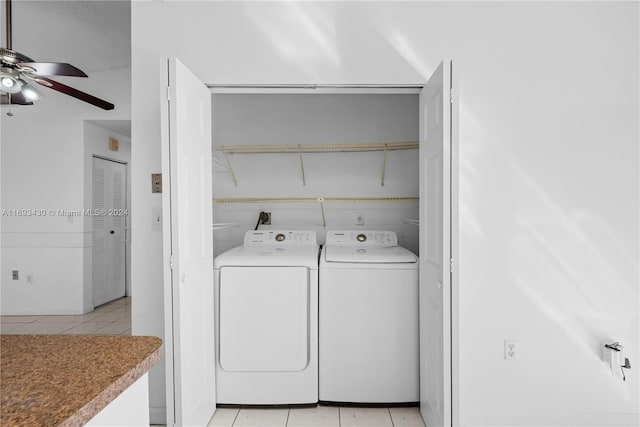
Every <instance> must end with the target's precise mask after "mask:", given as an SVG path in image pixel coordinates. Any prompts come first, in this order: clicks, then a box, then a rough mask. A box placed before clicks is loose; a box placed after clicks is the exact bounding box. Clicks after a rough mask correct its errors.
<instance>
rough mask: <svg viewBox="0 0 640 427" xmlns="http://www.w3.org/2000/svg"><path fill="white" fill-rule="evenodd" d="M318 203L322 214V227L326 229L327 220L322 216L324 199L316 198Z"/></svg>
mask: <svg viewBox="0 0 640 427" xmlns="http://www.w3.org/2000/svg"><path fill="white" fill-rule="evenodd" d="M318 203H320V212H322V227H323V228H327V219H326V217H325V216H324V197H318Z"/></svg>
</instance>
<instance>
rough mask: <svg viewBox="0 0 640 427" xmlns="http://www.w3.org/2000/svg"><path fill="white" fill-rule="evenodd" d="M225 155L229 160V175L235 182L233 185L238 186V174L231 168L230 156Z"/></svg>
mask: <svg viewBox="0 0 640 427" xmlns="http://www.w3.org/2000/svg"><path fill="white" fill-rule="evenodd" d="M223 153H224V158H225V159H226V160H227V166H228V167H229V173H230V174H231V179H232V180H233V185H234V186H236V187H237V186H238V181H237V180H236V174H235V173H234V172H233V167H232V166H231V160H230V159H229V155H228V154H227V153H225V152H224V151H223Z"/></svg>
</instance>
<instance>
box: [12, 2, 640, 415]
mask: <svg viewBox="0 0 640 427" xmlns="http://www.w3.org/2000/svg"><path fill="white" fill-rule="evenodd" d="M132 27H133V30H132V42H133V47H132V55H133V67H132V68H133V70H132V73H133V80H134V81H135V82H136V84H135V85H134V87H133V138H134V139H135V140H136V144H135V145H134V147H132V148H133V153H132V155H133V162H135V165H136V170H134V172H133V173H134V177H133V179H134V182H133V193H134V212H133V214H134V218H133V226H134V228H136V230H137V231H136V236H135V239H136V240H134V248H133V256H134V259H133V264H134V265H133V268H134V271H133V281H134V283H135V287H134V295H139V296H140V297H139V298H134V300H133V301H134V302H133V303H134V325H133V327H134V332H136V333H151V334H154V335H160V336H161V333H162V319H163V313H162V308H161V307H162V295H161V293H162V274H161V271H162V269H161V263H162V256H161V253H162V252H161V248H160V245H161V236H160V234H159V233H157V232H153V231H151V214H152V210H153V209H154V208H157V207H158V206H160V197H159V196H158V195H152V194H151V193H150V189H149V179H150V178H149V174H150V173H152V172H157V171H159V170H160V145H159V136H160V131H159V129H160V126H159V108H158V101H159V88H160V87H161V84H160V81H159V80H158V77H157V74H156V72H155V70H158V69H159V65H158V64H159V60H158V57H159V56H177V57H179V58H180V59H181V60H182V61H183V62H184V63H185V64H186V65H187V66H188V67H190V68H191V69H192V71H194V72H195V73H196V75H198V76H199V77H200V78H201V79H202V80H203V81H204V82H207V83H216V84H233V83H240V84H242V83H244V84H269V83H271V84H278V83H345V84H357V83H362V84H368V83H380V84H384V83H408V84H414V83H421V82H424V81H425V80H426V78H427V77H428V76H429V75H430V73H431V72H432V71H433V70H434V69H435V67H436V66H437V64H438V63H439V61H440V60H441V59H442V58H445V57H449V58H453V59H454V61H455V65H454V66H455V67H456V68H457V70H458V76H459V89H460V90H459V92H460V95H459V96H460V98H459V99H460V106H461V111H460V194H459V197H460V242H459V247H460V260H459V269H460V270H459V272H460V307H461V312H460V329H461V330H460V338H461V343H460V350H461V354H460V369H461V371H460V381H461V383H460V384H459V391H460V407H459V415H460V421H461V424H462V425H466V426H475V425H634V424H637V423H638V421H639V417H640V408H639V405H640V404H639V403H638V402H640V396H639V394H638V389H639V386H638V376H637V375H636V370H635V368H634V370H632V371H630V372H629V375H628V376H627V381H626V382H623V381H621V379H620V378H618V377H614V376H612V374H611V373H610V372H609V371H608V370H607V368H606V366H605V364H604V362H602V361H601V356H600V353H601V352H600V348H601V347H600V346H601V345H602V343H604V342H608V341H618V340H619V341H621V342H622V343H623V344H624V345H625V346H626V349H627V351H628V357H630V359H631V363H632V365H634V361H636V362H635V364H636V365H637V363H638V362H637V361H638V360H640V349H639V345H638V344H639V339H638V336H640V333H639V332H640V331H639V329H638V324H639V318H638V313H639V312H640V307H639V303H638V296H639V289H638V288H639V282H640V280H639V277H638V260H639V257H640V249H639V241H638V234H639V231H640V230H639V228H638V221H637V219H638V217H639V215H640V212H639V197H640V191H639V175H638V173H639V172H638V171H639V170H640V168H639V164H638V163H639V159H638V155H639V147H638V141H639V139H640V130H639V127H638V115H639V113H640V110H639V102H638V90H639V84H638V76H639V75H640V70H639V68H638V55H639V53H638V52H639V43H638V36H639V34H638V3H637V2H619V3H614V2H567V3H560V2H540V3H535V2H513V3H511V2H495V3H484V2H468V3H463V2H451V3H447V2H406V3H398V2H348V3H332V2H317V3H316V2H282V3H268V2H257V3H249V2H246V3H245V2H233V3H232V2H185V1H181V2H133V3H132ZM168 29H170V31H168ZM3 157H4V156H3ZM138 239H140V240H138ZM135 242H144V243H140V244H139V246H135V245H136V243H135ZM504 339H517V340H518V342H519V347H520V348H519V350H520V358H519V360H518V361H517V362H506V361H504V360H503V340H504ZM162 369H163V368H162ZM150 380H151V384H152V387H151V388H152V396H151V405H152V406H154V407H156V410H157V411H161V410H162V409H161V407H162V405H163V400H162V399H163V397H162V392H161V391H160V390H162V389H163V387H164V383H163V378H162V370H160V371H156V372H155V375H154V373H152V376H151V379H150ZM152 420H153V418H152Z"/></svg>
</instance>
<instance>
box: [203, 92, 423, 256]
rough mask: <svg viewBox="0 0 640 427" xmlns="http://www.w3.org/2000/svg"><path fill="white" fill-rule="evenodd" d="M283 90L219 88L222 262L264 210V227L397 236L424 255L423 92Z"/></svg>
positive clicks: (215, 120) (217, 228) (216, 188)
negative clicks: (421, 212) (385, 232)
mask: <svg viewBox="0 0 640 427" xmlns="http://www.w3.org/2000/svg"><path fill="white" fill-rule="evenodd" d="M276 91H278V90H277V89H274V90H273V92H272V90H270V89H263V90H259V92H260V93H221V92H228V90H220V89H212V92H213V93H212V141H213V142H212V169H213V190H212V192H213V223H214V224H213V230H214V231H213V242H214V243H213V244H214V256H217V255H219V254H220V253H222V252H224V251H225V250H227V249H230V248H232V247H234V246H237V245H239V244H241V243H242V240H243V237H244V233H245V232H246V231H247V230H253V229H254V227H255V226H256V222H257V220H258V216H259V214H260V212H263V211H264V212H269V213H270V214H271V218H270V219H271V224H270V225H260V229H289V230H295V229H299V230H312V231H315V232H316V233H317V236H318V243H320V244H323V243H324V239H325V233H326V231H327V230H372V231H375V230H388V231H394V232H395V233H396V234H397V236H398V241H399V243H400V245H401V246H404V247H406V248H408V249H409V250H411V251H413V252H414V253H416V254H418V247H419V243H418V240H419V233H418V227H417V225H418V218H419V208H418V194H419V155H418V137H419V125H420V124H419V94H418V92H419V91H418V89H384V90H383V89H374V90H366V89H362V90H354V89H343V90H341V89H333V90H331V93H325V92H323V93H318V92H322V91H319V90H313V89H308V90H304V89H302V90H289V93H274V92H276ZM256 92H258V90H256ZM280 92H282V91H280ZM291 92H293V93H291ZM354 92H356V93H354ZM372 92H373V93H372Z"/></svg>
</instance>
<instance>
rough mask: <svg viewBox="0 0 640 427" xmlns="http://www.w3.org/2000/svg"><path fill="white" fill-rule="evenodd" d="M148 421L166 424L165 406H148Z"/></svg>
mask: <svg viewBox="0 0 640 427" xmlns="http://www.w3.org/2000/svg"><path fill="white" fill-rule="evenodd" d="M149 423H151V424H160V425H166V424H167V408H164V407H155V408H154V407H151V408H149Z"/></svg>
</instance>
